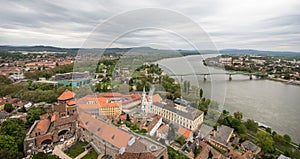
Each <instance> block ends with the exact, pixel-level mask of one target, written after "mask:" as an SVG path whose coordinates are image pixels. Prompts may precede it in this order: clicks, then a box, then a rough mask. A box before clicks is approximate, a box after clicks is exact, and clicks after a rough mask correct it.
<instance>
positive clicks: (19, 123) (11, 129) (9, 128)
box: [0, 118, 25, 151]
mask: <svg viewBox="0 0 300 159" xmlns="http://www.w3.org/2000/svg"><path fill="white" fill-rule="evenodd" d="M24 126H25V124H24V122H23V120H21V119H15V118H12V119H8V120H6V121H4V122H3V123H2V124H1V128H0V135H7V136H13V138H14V142H15V143H16V144H17V146H18V149H19V151H22V150H23V140H24V138H25V128H24Z"/></svg>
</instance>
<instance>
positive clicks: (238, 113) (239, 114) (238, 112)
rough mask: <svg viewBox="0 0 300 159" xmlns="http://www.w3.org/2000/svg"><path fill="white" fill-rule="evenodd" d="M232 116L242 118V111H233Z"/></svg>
mask: <svg viewBox="0 0 300 159" xmlns="http://www.w3.org/2000/svg"><path fill="white" fill-rule="evenodd" d="M233 116H234V118H236V119H238V120H242V119H243V113H242V112H240V111H237V112H234V113H233Z"/></svg>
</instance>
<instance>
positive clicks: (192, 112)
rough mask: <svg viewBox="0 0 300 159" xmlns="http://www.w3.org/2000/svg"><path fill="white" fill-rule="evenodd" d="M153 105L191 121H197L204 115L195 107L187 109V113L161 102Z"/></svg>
mask: <svg viewBox="0 0 300 159" xmlns="http://www.w3.org/2000/svg"><path fill="white" fill-rule="evenodd" d="M153 105H155V106H158V107H160V108H163V109H167V110H169V111H171V112H174V113H176V114H178V115H180V116H182V117H184V118H187V119H190V120H195V119H196V118H197V117H199V116H200V115H201V114H202V113H203V112H202V111H201V110H198V109H196V108H193V107H186V110H187V112H184V111H181V110H178V109H176V108H175V107H173V106H169V105H167V104H163V103H161V102H155V103H153Z"/></svg>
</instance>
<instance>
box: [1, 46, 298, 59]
mask: <svg viewBox="0 0 300 159" xmlns="http://www.w3.org/2000/svg"><path fill="white" fill-rule="evenodd" d="M78 50H81V49H80V48H60V47H53V46H43V45H39V46H9V45H2V46H0V51H28V52H40V51H49V52H67V53H73V54H76V53H77V51H78ZM83 50H89V51H94V52H95V51H103V50H104V49H103V48H84V49H83ZM130 51H132V52H146V53H181V54H183V55H193V54H199V53H201V54H219V53H220V54H257V55H277V56H300V52H289V51H261V50H251V49H223V50H219V51H214V50H199V51H197V50H163V49H154V48H151V47H134V48H107V49H105V52H108V53H113V52H130Z"/></svg>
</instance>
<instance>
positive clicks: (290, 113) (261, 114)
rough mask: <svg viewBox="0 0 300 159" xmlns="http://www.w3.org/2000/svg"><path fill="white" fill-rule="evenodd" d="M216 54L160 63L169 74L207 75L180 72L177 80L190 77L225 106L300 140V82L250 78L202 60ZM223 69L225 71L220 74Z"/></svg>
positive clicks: (294, 139)
mask: <svg viewBox="0 0 300 159" xmlns="http://www.w3.org/2000/svg"><path fill="white" fill-rule="evenodd" d="M213 56H216V55H192V56H185V57H178V58H170V59H163V60H160V61H157V63H158V64H159V65H160V67H162V68H163V69H164V71H165V72H166V73H167V74H170V75H172V74H197V73H208V72H210V73H218V74H216V75H211V76H207V80H206V81H204V80H203V78H204V76H203V75H189V76H182V77H181V76H177V77H176V79H177V81H179V82H180V81H183V80H189V81H191V83H192V85H197V86H198V87H200V88H203V90H204V95H205V96H206V97H209V98H212V99H213V100H215V101H218V103H220V105H221V108H220V109H221V110H222V109H225V110H228V111H229V112H231V113H233V112H235V111H241V112H242V113H243V115H244V118H246V119H247V118H250V119H253V120H256V121H259V122H261V123H264V124H266V125H268V126H270V127H271V128H272V129H273V130H275V131H276V132H277V133H279V134H282V135H283V134H288V135H290V136H291V137H292V140H293V141H294V142H296V143H299V142H300V86H294V85H288V84H285V83H282V82H276V81H271V80H266V79H256V78H254V79H253V80H249V76H246V75H233V76H232V80H231V81H229V80H228V75H226V74H222V73H225V72H224V71H223V70H222V69H220V68H212V67H206V66H204V65H203V64H202V60H203V59H206V58H208V57H213ZM220 73H221V74H220Z"/></svg>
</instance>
